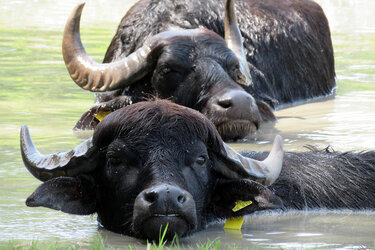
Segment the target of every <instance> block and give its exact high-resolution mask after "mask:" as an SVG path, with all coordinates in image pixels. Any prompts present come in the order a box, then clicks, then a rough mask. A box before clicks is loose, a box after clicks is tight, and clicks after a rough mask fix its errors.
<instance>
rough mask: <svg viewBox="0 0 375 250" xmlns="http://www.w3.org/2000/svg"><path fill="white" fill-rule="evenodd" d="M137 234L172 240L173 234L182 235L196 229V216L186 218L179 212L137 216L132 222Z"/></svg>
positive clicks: (157, 239)
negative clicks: (162, 236)
mask: <svg viewBox="0 0 375 250" xmlns="http://www.w3.org/2000/svg"><path fill="white" fill-rule="evenodd" d="M133 229H134V231H135V233H136V234H137V236H139V237H141V238H146V239H150V240H154V241H159V240H161V235H163V234H164V231H165V236H164V238H163V240H172V239H173V238H174V237H175V235H177V236H178V237H184V236H186V235H188V234H190V233H192V232H193V231H194V230H195V229H196V218H195V217H194V216H193V217H192V218H187V217H185V216H184V215H181V214H175V213H170V214H153V215H150V216H148V217H144V216H141V215H140V216H139V218H136V219H135V220H134V223H133Z"/></svg>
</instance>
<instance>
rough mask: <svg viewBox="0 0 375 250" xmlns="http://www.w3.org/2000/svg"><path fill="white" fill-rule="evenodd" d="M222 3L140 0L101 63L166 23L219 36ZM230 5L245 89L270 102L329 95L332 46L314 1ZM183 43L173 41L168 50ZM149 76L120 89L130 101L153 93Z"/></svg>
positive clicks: (244, 0) (246, 0)
mask: <svg viewBox="0 0 375 250" xmlns="http://www.w3.org/2000/svg"><path fill="white" fill-rule="evenodd" d="M223 4H224V1H223V0H221V1H216V0H206V1H191V0H162V1H160V0H141V1H139V2H138V3H136V4H135V6H133V8H131V9H130V10H129V11H128V13H127V14H126V15H125V17H124V18H123V19H122V21H121V23H120V25H119V27H118V31H117V33H116V35H115V36H114V38H113V40H112V42H111V44H110V46H109V48H108V50H107V53H106V56H105V59H104V62H110V61H115V60H117V59H119V58H121V57H123V56H126V55H129V54H130V53H132V52H133V51H135V50H136V49H137V48H139V47H141V46H142V45H143V43H144V41H145V40H146V39H147V38H149V37H151V36H153V35H155V34H158V33H160V32H163V31H166V30H169V29H171V28H180V29H192V28H197V27H204V28H207V29H209V30H212V31H214V32H216V33H217V34H219V35H220V36H223V34H224V28H223V15H224V9H223ZM235 7H236V10H237V11H236V12H237V16H238V20H239V26H240V29H241V33H242V36H243V38H244V46H245V50H246V56H247V60H248V62H249V66H250V70H251V75H252V80H253V84H254V88H246V90H247V91H248V92H249V93H251V94H252V95H253V96H254V97H255V98H257V99H260V100H264V101H266V102H268V103H270V104H271V105H273V106H277V105H279V104H286V103H292V102H295V101H299V100H306V99H309V98H313V97H317V96H323V95H329V94H332V90H333V88H334V86H335V79H334V78H335V69H334V58H333V48H332V42H331V38H330V31H329V26H328V21H327V19H326V17H325V15H324V13H323V10H322V9H321V7H320V6H319V5H318V4H316V3H315V2H313V1H309V0H290V1H286V0H277V1H275V0H237V1H235ZM182 47H183V45H182V44H181V47H180V48H179V46H176V50H174V52H173V53H176V54H178V53H180V52H179V50H180V49H181V48H182ZM208 49H209V48H208ZM184 57H185V60H186V59H187V56H184ZM149 77H150V75H149V76H148V78H147V77H146V78H144V79H142V80H140V81H139V82H138V83H137V84H134V85H133V86H132V87H130V88H128V89H126V90H125V91H124V93H123V94H125V95H129V96H132V97H134V99H135V101H136V100H137V99H139V98H141V97H142V94H141V92H142V91H144V92H147V93H152V94H155V95H157V93H155V92H154V91H155V90H153V89H152V88H151V87H150V86H149V85H148V83H149V82H150V79H149ZM177 99H178V98H177ZM179 103H180V102H179ZM180 104H182V103H180ZM189 107H191V108H195V107H194V105H189Z"/></svg>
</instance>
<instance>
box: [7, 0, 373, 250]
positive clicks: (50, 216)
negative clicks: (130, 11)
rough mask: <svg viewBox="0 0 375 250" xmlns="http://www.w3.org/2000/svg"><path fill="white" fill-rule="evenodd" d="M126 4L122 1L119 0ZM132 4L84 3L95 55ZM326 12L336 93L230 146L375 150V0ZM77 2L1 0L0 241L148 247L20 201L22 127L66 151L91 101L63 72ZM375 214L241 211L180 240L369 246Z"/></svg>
mask: <svg viewBox="0 0 375 250" xmlns="http://www.w3.org/2000/svg"><path fill="white" fill-rule="evenodd" d="M124 2H126V3H124ZM132 2H134V1H118V0H117V1H116V0H110V1H109V0H107V1H102V0H92V1H88V3H87V6H86V7H85V10H84V13H83V18H82V39H83V42H84V44H85V46H86V49H87V51H88V53H89V54H90V55H92V57H93V58H94V59H96V60H98V61H100V60H101V58H102V57H103V55H104V53H105V50H106V47H107V46H108V44H109V42H110V40H111V37H112V36H113V34H114V32H115V29H116V27H117V25H118V22H119V21H120V19H121V17H122V15H123V14H124V13H125V10H126V9H127V8H128V7H129V6H130V5H131V4H132ZM319 2H320V3H321V4H322V6H323V8H324V9H325V11H326V13H327V14H328V17H329V20H330V24H331V27H332V36H333V42H334V48H335V57H336V72H337V83H338V89H337V95H336V97H335V98H334V99H329V100H325V101H320V102H313V103H310V104H305V105H300V106H296V107H291V108H287V109H282V110H278V111H277V112H276V115H277V116H278V118H279V122H278V123H277V124H276V126H274V127H272V126H264V127H263V128H262V130H261V131H259V133H258V134H257V135H256V137H255V138H253V139H252V140H250V141H246V142H241V143H236V144H233V147H235V148H236V149H251V150H268V149H269V147H270V145H269V143H270V141H271V140H272V138H273V137H274V135H275V134H281V135H282V137H283V139H284V144H285V147H286V149H288V150H293V151H301V150H305V149H304V148H303V145H306V144H310V145H314V146H317V147H325V146H327V145H331V146H332V147H333V148H334V149H335V150H341V151H344V150H354V151H361V150H370V149H375V110H374V109H375V66H374V65H375V18H374V15H373V13H375V2H373V1H372V0H320V1H319ZM74 5H75V1H72V0H68V1H49V0H46V1H38V0H33V1H27V0H13V1H4V0H0V245H2V244H5V243H6V242H7V241H9V240H11V239H15V240H35V239H38V240H56V239H58V240H60V241H68V242H74V243H75V244H77V245H82V246H85V245H87V242H88V241H90V239H91V238H92V237H93V236H94V235H96V234H100V235H102V236H103V237H104V238H106V239H107V240H106V242H107V244H108V245H109V246H114V247H120V246H127V245H128V244H132V245H136V246H144V242H139V241H137V240H135V239H133V238H129V237H126V236H121V235H117V234H113V233H111V232H108V231H106V230H103V229H98V226H97V223H96V219H95V216H73V215H67V214H63V213H60V212H57V211H52V210H48V209H43V208H27V207H26V206H25V205H24V200H25V198H26V197H27V196H28V195H29V194H30V193H31V192H33V190H34V189H35V188H36V187H37V186H38V185H39V184H40V183H39V182H38V181H37V180H35V179H34V178H32V177H31V176H30V174H29V173H28V172H27V170H26V169H25V168H24V167H23V164H22V160H21V157H20V154H19V142H18V140H19V129H20V126H21V125H22V124H28V125H29V128H30V131H31V134H32V136H33V138H34V141H35V142H36V144H37V145H38V147H39V149H40V151H41V152H43V153H51V152H55V151H64V150H67V149H70V148H72V147H73V146H74V145H76V144H78V143H79V142H80V141H81V140H82V139H79V138H77V136H76V135H74V134H73V133H72V130H71V128H72V126H73V125H74V123H75V122H76V120H77V119H78V117H79V116H80V115H81V114H82V112H84V111H85V110H86V109H87V108H89V107H90V106H91V105H92V102H93V98H92V95H91V94H90V93H86V92H84V91H82V90H81V89H79V88H78V87H76V86H75V85H74V84H73V83H72V81H71V80H70V78H69V76H68V75H67V72H66V69H65V66H64V64H63V60H62V56H61V52H60V50H61V49H60V46H61V45H60V44H61V36H62V30H63V25H64V22H65V20H66V17H67V15H68V14H69V13H70V11H71V9H72V7H73V6H74ZM374 235H375V213H374V212H361V213H354V212H351V211H335V212H327V211H315V212H310V213H304V212H290V213H287V214H274V213H271V214H262V215H255V216H249V217H247V218H246V221H245V225H244V228H243V229H242V232H241V231H224V230H223V225H222V223H219V224H217V225H213V226H210V227H209V228H208V229H207V230H206V231H204V232H202V233H199V234H196V235H194V236H192V237H190V238H187V239H184V240H183V243H184V244H188V245H190V246H196V245H197V244H199V242H205V241H206V240H207V238H209V239H211V240H213V239H215V238H219V239H220V241H221V243H222V245H228V246H234V245H235V246H237V247H241V248H252V247H256V248H263V247H265V248H269V247H274V248H301V247H311V248H360V247H371V248H374V247H375V242H374Z"/></svg>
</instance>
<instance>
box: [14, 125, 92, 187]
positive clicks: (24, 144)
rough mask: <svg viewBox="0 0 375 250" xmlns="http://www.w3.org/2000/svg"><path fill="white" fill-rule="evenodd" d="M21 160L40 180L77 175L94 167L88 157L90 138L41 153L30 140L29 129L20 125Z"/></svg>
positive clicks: (90, 145) (90, 144)
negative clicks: (50, 152) (67, 146)
mask: <svg viewBox="0 0 375 250" xmlns="http://www.w3.org/2000/svg"><path fill="white" fill-rule="evenodd" d="M20 144H21V154H22V160H23V163H24V164H25V166H26V168H27V169H28V170H29V172H30V173H31V174H32V175H34V176H35V177H36V178H37V179H39V180H41V181H48V180H49V179H52V178H55V177H59V176H77V175H79V174H82V173H87V172H90V171H92V170H93V169H94V168H95V164H90V163H91V162H89V159H88V154H89V153H88V152H89V149H90V148H91V147H92V142H91V138H90V139H88V140H86V141H84V142H82V143H81V144H79V145H78V146H77V147H75V148H74V149H72V150H70V151H67V152H63V153H55V154H50V155H42V154H40V153H39V151H38V149H37V148H36V147H35V145H34V143H33V141H32V140H31V137H30V133H29V129H28V128H27V126H26V125H24V126H22V128H21V134H20Z"/></svg>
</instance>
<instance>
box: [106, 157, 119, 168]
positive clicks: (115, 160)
mask: <svg viewBox="0 0 375 250" xmlns="http://www.w3.org/2000/svg"><path fill="white" fill-rule="evenodd" d="M121 163H122V161H121V160H120V159H119V158H109V159H108V165H110V166H113V167H115V166H119V165H120V164H121Z"/></svg>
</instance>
